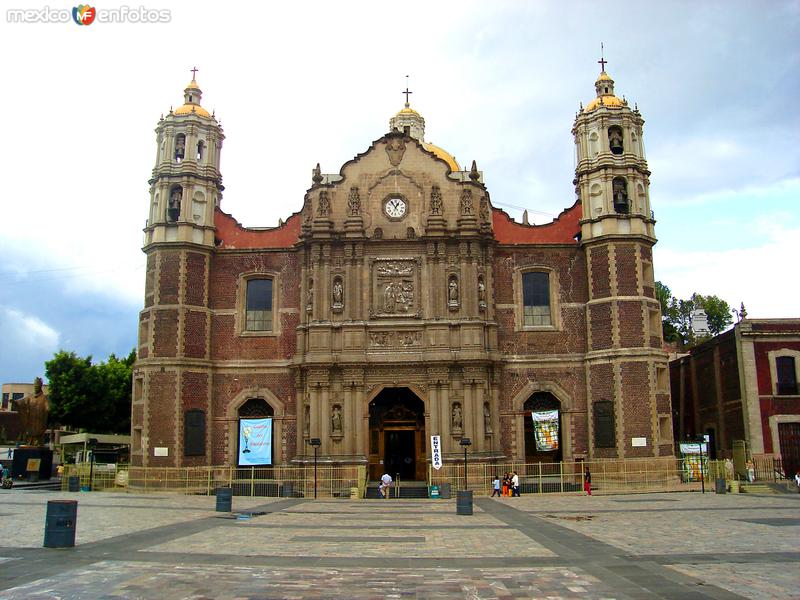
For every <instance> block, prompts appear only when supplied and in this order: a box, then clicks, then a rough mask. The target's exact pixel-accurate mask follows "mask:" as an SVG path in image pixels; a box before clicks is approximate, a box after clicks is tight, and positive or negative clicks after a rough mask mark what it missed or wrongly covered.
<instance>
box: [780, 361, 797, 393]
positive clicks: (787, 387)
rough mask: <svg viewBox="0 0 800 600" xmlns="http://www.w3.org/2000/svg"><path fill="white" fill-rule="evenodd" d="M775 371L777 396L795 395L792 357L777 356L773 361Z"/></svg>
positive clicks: (795, 375)
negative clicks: (776, 373) (776, 375)
mask: <svg viewBox="0 0 800 600" xmlns="http://www.w3.org/2000/svg"><path fill="white" fill-rule="evenodd" d="M775 370H776V371H777V372H778V386H777V387H778V394H780V395H789V396H795V395H797V371H795V366H794V357H793V356H779V357H777V358H776V359H775Z"/></svg>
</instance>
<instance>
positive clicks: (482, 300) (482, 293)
mask: <svg viewBox="0 0 800 600" xmlns="http://www.w3.org/2000/svg"><path fill="white" fill-rule="evenodd" d="M478 308H479V309H480V310H486V284H485V283H484V281H483V275H481V276H479V277H478Z"/></svg>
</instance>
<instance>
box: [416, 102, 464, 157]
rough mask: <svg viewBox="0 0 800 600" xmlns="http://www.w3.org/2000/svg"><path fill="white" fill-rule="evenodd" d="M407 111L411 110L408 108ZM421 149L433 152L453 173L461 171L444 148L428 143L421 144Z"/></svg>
mask: <svg viewBox="0 0 800 600" xmlns="http://www.w3.org/2000/svg"><path fill="white" fill-rule="evenodd" d="M403 110H406V109H403ZM408 110H411V109H410V108H409V109H408ZM401 112H402V111H401ZM422 147H423V148H425V150H427V151H428V152H433V153H434V154H435V155H436V156H437V157H438V158H441V159H442V160H443V161H445V162H446V163H447V164H448V165H450V169H451V170H453V171H460V170H461V167H459V166H458V163H457V162H456V158H455V157H454V156H453V155H452V154H450V153H449V152H448V151H447V150H445V149H444V148H439V146H437V145H436V144H431V143H429V142H422Z"/></svg>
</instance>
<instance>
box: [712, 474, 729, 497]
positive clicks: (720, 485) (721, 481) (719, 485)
mask: <svg viewBox="0 0 800 600" xmlns="http://www.w3.org/2000/svg"><path fill="white" fill-rule="evenodd" d="M715 491H716V492H717V493H718V494H724V493H725V492H727V491H728V485H727V482H726V481H725V478H724V477H719V478H717V480H716V489H715Z"/></svg>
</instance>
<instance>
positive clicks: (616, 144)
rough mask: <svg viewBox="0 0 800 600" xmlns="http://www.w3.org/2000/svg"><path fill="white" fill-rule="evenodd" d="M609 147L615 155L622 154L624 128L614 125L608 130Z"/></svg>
mask: <svg viewBox="0 0 800 600" xmlns="http://www.w3.org/2000/svg"><path fill="white" fill-rule="evenodd" d="M608 147H609V149H610V150H611V152H612V153H613V154H622V151H623V146H622V127H619V126H618V125H612V126H611V127H609V128H608Z"/></svg>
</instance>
